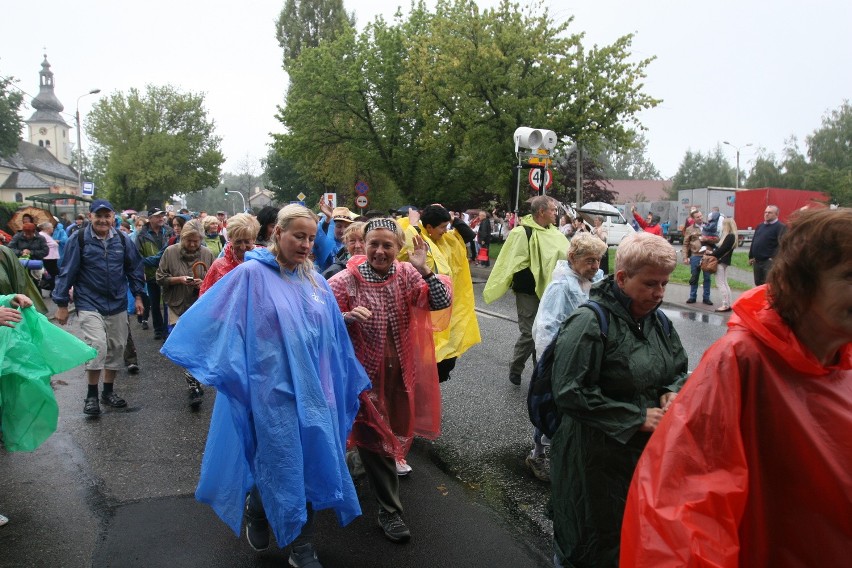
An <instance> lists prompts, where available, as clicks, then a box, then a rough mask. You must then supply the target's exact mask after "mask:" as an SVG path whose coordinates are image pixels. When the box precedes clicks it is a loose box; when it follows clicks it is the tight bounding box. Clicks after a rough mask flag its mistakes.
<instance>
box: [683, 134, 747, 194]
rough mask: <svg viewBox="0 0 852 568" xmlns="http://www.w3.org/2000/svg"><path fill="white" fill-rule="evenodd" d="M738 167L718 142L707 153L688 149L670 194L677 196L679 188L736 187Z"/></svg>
mask: <svg viewBox="0 0 852 568" xmlns="http://www.w3.org/2000/svg"><path fill="white" fill-rule="evenodd" d="M735 171H736V168H735V167H733V166H731V165H730V164H729V163H728V160H727V158H725V153H724V151H723V150H722V146H721V145H720V144H717V145H716V147H715V148H713V149H712V150H710V151H708V152H707V154H702V153H701V152H695V153H693V152H692V151H691V150H687V151H686V154H685V155H684V157H683V161H681V163H680V167H679V168H678V170H677V173H676V174H675V176H674V178H673V179H672V188H671V190H669V194H670V196H674V198H676V196H677V191H678V190H679V189H695V188H700V187H734V184H735V181H736V178H735V176H736V174H735V173H734V172H735Z"/></svg>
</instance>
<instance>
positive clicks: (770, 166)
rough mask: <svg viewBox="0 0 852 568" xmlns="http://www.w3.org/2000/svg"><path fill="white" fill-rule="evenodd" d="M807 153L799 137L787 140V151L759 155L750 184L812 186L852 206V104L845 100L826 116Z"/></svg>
mask: <svg viewBox="0 0 852 568" xmlns="http://www.w3.org/2000/svg"><path fill="white" fill-rule="evenodd" d="M807 146H808V149H807V157H806V156H805V154H803V153H802V152H801V151H800V150H799V148H798V144H797V142H796V139H795V138H790V139H789V140H787V141H786V146H785V148H784V155H783V157H782V159H781V160H780V161H776V160H775V157H774V156H773V155H771V154H768V155H761V156H759V157H758V160H757V161H756V163H755V165H754V167H753V168H752V170H751V173H750V174H749V177H748V186H749V187H781V188H792V189H809V190H813V191H824V192H826V193H828V194H829V195H830V196H831V198H832V201H833V202H834V203H837V204H838V205H841V206H844V207H849V206H852V105H850V104H849V101H844V102H843V104H842V105H840V108H838V109H835V110H833V111H831V112H829V113H827V114H826V115H825V116H823V119H822V126H821V127H820V128H818V129H816V130H814V132H813V133H812V134H811V135H810V136H808V137H807Z"/></svg>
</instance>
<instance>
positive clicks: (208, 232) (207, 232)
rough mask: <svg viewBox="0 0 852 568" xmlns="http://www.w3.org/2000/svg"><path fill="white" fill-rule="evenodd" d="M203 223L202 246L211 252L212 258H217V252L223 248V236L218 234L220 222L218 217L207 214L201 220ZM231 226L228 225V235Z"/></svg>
mask: <svg viewBox="0 0 852 568" xmlns="http://www.w3.org/2000/svg"><path fill="white" fill-rule="evenodd" d="M202 223H204V246H206V247H207V248H208V249H210V252H212V253H213V258H218V257H219V253H221V252H222V250H224V248H225V237H223V236H222V235H221V234H219V227H220V226H221V223H220V222H219V218H218V217H213V216H212V215H208V216H207V217H205V218H204V219H203V220H202ZM230 231H231V227H230V226H229V227H228V235H229V236H230Z"/></svg>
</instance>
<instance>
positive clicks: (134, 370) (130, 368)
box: [127, 363, 139, 375]
mask: <svg viewBox="0 0 852 568" xmlns="http://www.w3.org/2000/svg"><path fill="white" fill-rule="evenodd" d="M127 372H128V373H130V374H131V375H135V374H136V373H138V372H139V365H137V364H136V363H131V364H129V365H128V366H127Z"/></svg>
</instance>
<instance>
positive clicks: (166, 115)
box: [86, 85, 225, 208]
mask: <svg viewBox="0 0 852 568" xmlns="http://www.w3.org/2000/svg"><path fill="white" fill-rule="evenodd" d="M86 132H87V134H88V135H89V138H91V140H92V142H93V149H92V151H93V152H94V155H95V163H96V164H99V166H98V167H97V168H96V169H99V173H98V177H97V178H96V181H97V182H98V185H99V186H100V187H101V188H103V189H105V190H106V192H107V194H108V195H109V197H110V199H113V200H115V201H116V202H117V203H119V204H121V205H122V206H127V207H135V208H139V207H144V206H146V205H147V204H148V202H150V201H162V200H164V199H167V198H168V197H170V196H171V195H175V194H189V193H193V192H196V191H199V190H200V189H201V188H204V187H215V186H217V185H218V183H219V174H220V167H221V165H222V163H223V162H224V161H225V159H224V156H223V155H222V152H221V150H220V148H219V145H220V143H221V138H220V137H218V136H216V134H215V125H214V122H213V120H211V119H208V117H207V111H206V109H205V108H204V95H201V94H194V93H181V92H179V91H178V90H176V89H175V88H174V87H171V86H164V87H159V86H153V85H149V86H148V87H147V88H146V90H145V92H144V93H141V92H139V91H138V90H137V89H130V91H128V93H127V94H123V93H119V92H117V93H114V94H112V95H110V96H109V97H106V98H103V99H101V100H100V101H98V102H97V103H96V104H95V106H94V108H93V109H92V111H91V112H90V113H89V115H88V117H87V120H86Z"/></svg>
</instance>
